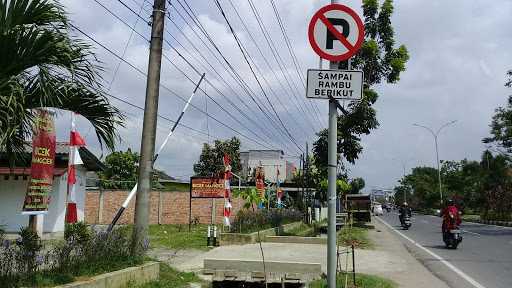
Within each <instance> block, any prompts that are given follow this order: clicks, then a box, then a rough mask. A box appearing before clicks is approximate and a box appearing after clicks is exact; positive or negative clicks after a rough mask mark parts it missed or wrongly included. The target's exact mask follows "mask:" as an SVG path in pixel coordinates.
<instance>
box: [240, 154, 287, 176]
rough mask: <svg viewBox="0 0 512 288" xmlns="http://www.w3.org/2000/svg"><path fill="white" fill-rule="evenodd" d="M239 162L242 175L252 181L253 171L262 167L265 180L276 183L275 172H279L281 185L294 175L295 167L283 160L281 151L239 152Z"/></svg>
mask: <svg viewBox="0 0 512 288" xmlns="http://www.w3.org/2000/svg"><path fill="white" fill-rule="evenodd" d="M240 162H241V164H242V175H243V176H244V177H245V178H246V179H248V180H249V181H252V180H253V179H252V176H253V172H254V169H255V168H256V167H259V166H261V167H263V169H264V171H265V180H266V181H269V182H272V183H276V182H277V171H278V170H279V180H280V182H281V183H284V182H285V181H290V180H292V178H293V174H294V173H295V165H293V163H291V162H289V161H286V159H284V152H283V151H282V150H249V151H245V152H240Z"/></svg>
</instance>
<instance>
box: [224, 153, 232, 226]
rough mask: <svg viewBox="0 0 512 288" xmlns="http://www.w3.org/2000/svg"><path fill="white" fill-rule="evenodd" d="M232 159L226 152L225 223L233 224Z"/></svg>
mask: <svg viewBox="0 0 512 288" xmlns="http://www.w3.org/2000/svg"><path fill="white" fill-rule="evenodd" d="M231 176H232V175H231V159H230V158H229V155H228V154H224V189H225V190H224V225H226V226H231V223H230V221H229V217H230V216H231V208H233V206H232V205H231V185H230V180H231Z"/></svg>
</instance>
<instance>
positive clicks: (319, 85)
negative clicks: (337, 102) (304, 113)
mask: <svg viewBox="0 0 512 288" xmlns="http://www.w3.org/2000/svg"><path fill="white" fill-rule="evenodd" d="M362 96H363V71H356V70H319V69H309V70H308V79H307V89H306V97H308V98H319V99H330V98H331V97H332V98H334V99H347V100H361V98H362Z"/></svg>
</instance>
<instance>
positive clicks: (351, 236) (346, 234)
mask: <svg viewBox="0 0 512 288" xmlns="http://www.w3.org/2000/svg"><path fill="white" fill-rule="evenodd" d="M371 227H372V226H367V225H355V224H354V225H353V226H352V228H350V227H348V226H347V227H343V228H341V231H340V232H338V241H339V242H340V244H341V245H342V246H351V245H354V247H355V248H358V249H373V248H374V245H373V243H372V241H371V240H370V239H369V237H368V230H369V229H371Z"/></svg>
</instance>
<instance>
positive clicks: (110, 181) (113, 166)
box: [99, 148, 139, 189]
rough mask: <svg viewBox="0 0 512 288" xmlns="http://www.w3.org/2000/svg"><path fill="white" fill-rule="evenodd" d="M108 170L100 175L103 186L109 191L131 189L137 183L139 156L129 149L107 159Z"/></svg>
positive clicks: (114, 153) (113, 154)
mask: <svg viewBox="0 0 512 288" xmlns="http://www.w3.org/2000/svg"><path fill="white" fill-rule="evenodd" d="M105 166H106V167H107V169H106V170H105V171H103V172H101V173H100V174H99V176H100V179H101V180H102V183H101V185H102V186H103V187H105V188H108V189H130V188H132V187H133V186H134V185H135V183H137V171H138V168H139V154H138V153H136V152H132V150H131V149H129V148H128V150H126V152H123V151H118V152H113V153H111V154H110V155H108V156H107V157H106V158H105Z"/></svg>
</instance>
